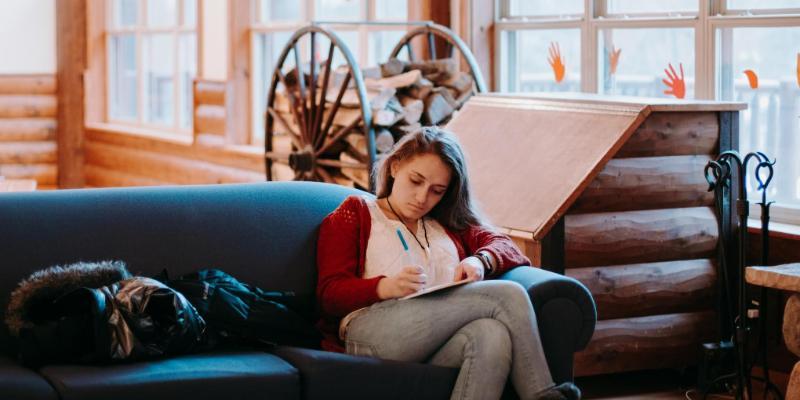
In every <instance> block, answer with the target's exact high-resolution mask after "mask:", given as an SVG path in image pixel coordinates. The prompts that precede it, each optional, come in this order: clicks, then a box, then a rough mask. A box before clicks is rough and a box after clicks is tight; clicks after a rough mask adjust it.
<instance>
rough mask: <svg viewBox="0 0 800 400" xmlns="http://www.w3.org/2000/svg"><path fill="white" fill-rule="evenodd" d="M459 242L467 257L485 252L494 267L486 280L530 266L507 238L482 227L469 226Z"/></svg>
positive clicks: (529, 262) (517, 248) (528, 261)
mask: <svg viewBox="0 0 800 400" xmlns="http://www.w3.org/2000/svg"><path fill="white" fill-rule="evenodd" d="M460 236H461V241H462V243H464V246H465V248H464V250H465V251H466V253H467V256H471V255H475V254H478V253H479V252H486V253H488V254H489V255H490V257H489V258H490V259H493V260H492V261H494V263H495V265H494V267H495V268H494V269H493V270H492V273H491V274H487V275H486V278H491V277H496V276H499V275H501V274H503V273H504V272H506V271H508V270H510V269H511V268H514V267H517V266H520V265H530V264H531V261H530V260H529V259H528V257H525V255H524V254H522V251H521V250H520V249H519V247H517V245H516V244H514V242H513V241H512V240H511V238H509V237H508V236H506V235H504V234H502V233H499V232H496V231H494V230H492V229H489V228H487V227H484V226H479V225H476V226H471V227H469V228H467V229H466V230H465V231H464V232H462V233H461V235H460Z"/></svg>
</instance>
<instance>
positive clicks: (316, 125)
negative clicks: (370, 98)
mask: <svg viewBox="0 0 800 400" xmlns="http://www.w3.org/2000/svg"><path fill="white" fill-rule="evenodd" d="M334 48H335V47H334V45H333V42H331V46H330V48H328V59H327V61H326V63H325V77H324V78H322V94H321V95H320V99H319V107H318V108H319V110H320V111H319V113H318V114H317V115H316V117H315V118H314V125H312V126H313V130H314V132H317V137H316V138H314V148H315V149H316V148H318V147H319V146H320V143H322V141H323V140H324V139H325V135H326V134H327V132H328V131H327V130H325V131H322V132H320V130H319V128H320V124H321V123H322V115H323V114H325V104H326V103H325V95H326V94H327V93H328V79H329V78H330V76H331V65H332V64H333V50H334ZM345 87H346V86H345ZM331 114H333V113H331ZM329 120H330V121H332V120H333V119H332V118H329Z"/></svg>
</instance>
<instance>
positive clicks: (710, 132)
mask: <svg viewBox="0 0 800 400" xmlns="http://www.w3.org/2000/svg"><path fill="white" fill-rule="evenodd" d="M718 149H719V116H718V114H717V113H715V112H680V113H677V112H671V113H666V112H655V113H652V114H650V116H649V117H648V118H647V120H645V121H644V123H642V125H641V126H640V127H639V128H638V129H636V132H634V133H633V136H631V138H630V139H628V141H627V142H625V144H624V145H623V146H622V148H621V149H620V150H619V152H617V154H616V155H615V157H617V158H624V157H655V156H679V155H693V154H703V155H711V154H716V153H717V152H718Z"/></svg>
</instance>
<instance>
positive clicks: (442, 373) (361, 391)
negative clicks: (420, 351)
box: [273, 346, 458, 399]
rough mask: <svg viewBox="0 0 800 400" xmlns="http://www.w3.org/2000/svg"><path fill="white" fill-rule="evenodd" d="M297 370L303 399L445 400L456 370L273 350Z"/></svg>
mask: <svg viewBox="0 0 800 400" xmlns="http://www.w3.org/2000/svg"><path fill="white" fill-rule="evenodd" d="M273 353H275V354H277V355H278V356H280V357H281V358H283V359H284V360H286V361H288V362H289V363H291V364H292V365H293V366H295V368H297V369H298V370H300V376H301V380H302V382H303V398H304V399H448V398H450V392H452V390H453V385H454V384H455V382H456V377H457V376H458V369H455V368H444V367H436V366H432V365H427V364H418V363H406V362H398V361H387V360H380V359H376V358H370V357H356V356H351V355H347V354H340V353H331V352H327V351H320V350H310V349H301V348H297V347H288V346H283V347H278V348H277V349H275V350H274V351H273Z"/></svg>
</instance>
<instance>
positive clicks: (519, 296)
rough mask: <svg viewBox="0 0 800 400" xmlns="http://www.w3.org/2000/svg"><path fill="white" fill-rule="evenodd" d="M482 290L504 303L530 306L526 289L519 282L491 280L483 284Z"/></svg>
mask: <svg viewBox="0 0 800 400" xmlns="http://www.w3.org/2000/svg"><path fill="white" fill-rule="evenodd" d="M481 284H482V285H481V286H482V288H481V290H482V291H483V292H484V293H486V294H488V295H490V296H492V297H494V298H497V299H498V300H502V302H503V303H507V302H510V303H512V304H526V305H527V304H529V303H530V297H529V296H528V292H527V291H525V288H524V287H522V285H520V284H519V283H517V282H513V281H504V280H491V281H483V282H481Z"/></svg>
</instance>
